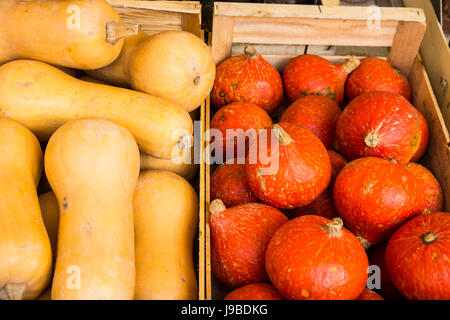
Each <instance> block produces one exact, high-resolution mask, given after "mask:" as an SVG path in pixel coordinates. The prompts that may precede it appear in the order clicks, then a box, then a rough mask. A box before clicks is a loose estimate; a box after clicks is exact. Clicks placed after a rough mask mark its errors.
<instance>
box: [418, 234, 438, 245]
mask: <svg viewBox="0 0 450 320" xmlns="http://www.w3.org/2000/svg"><path fill="white" fill-rule="evenodd" d="M419 238H420V240H422V243H423V244H426V245H429V244H432V243H433V242H434V241H435V240H436V239H437V237H436V234H435V233H433V232H427V233H425V234H422V235H421V236H420V237H419Z"/></svg>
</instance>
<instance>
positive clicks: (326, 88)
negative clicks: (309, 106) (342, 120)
mask: <svg viewBox="0 0 450 320" xmlns="http://www.w3.org/2000/svg"><path fill="white" fill-rule="evenodd" d="M346 78H347V73H346V72H345V71H344V69H343V68H342V66H341V65H339V64H335V63H332V62H329V61H328V60H326V59H324V58H322V57H319V56H317V55H313V54H303V55H300V56H298V57H296V58H294V59H292V60H291V61H289V63H288V64H287V66H286V68H285V69H284V71H283V84H284V89H285V91H286V94H287V96H288V98H289V100H290V101H291V102H294V101H295V100H297V99H298V98H299V97H301V96H309V95H321V96H326V97H329V98H331V99H333V100H335V101H336V102H337V103H338V104H339V105H341V104H342V102H343V100H344V85H345V79H346Z"/></svg>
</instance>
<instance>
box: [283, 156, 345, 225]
mask: <svg viewBox="0 0 450 320" xmlns="http://www.w3.org/2000/svg"><path fill="white" fill-rule="evenodd" d="M327 152H328V156H329V158H330V163H331V180H330V183H329V185H328V188H327V189H326V190H325V191H324V192H322V193H321V194H320V195H319V196H318V197H317V198H316V199H314V200H313V201H312V202H311V203H309V204H307V205H306V206H303V207H299V208H295V209H292V210H289V212H288V215H289V217H300V216H304V215H307V214H314V215H318V216H322V217H325V218H328V219H332V218H334V217H337V216H338V213H337V211H336V208H335V207H334V200H333V186H334V181H335V180H336V177H337V175H338V174H339V172H340V171H341V170H342V168H344V166H345V165H346V164H347V160H345V158H344V157H343V156H341V155H340V154H339V153H337V152H334V151H332V150H327Z"/></svg>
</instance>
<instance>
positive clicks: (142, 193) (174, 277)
mask: <svg viewBox="0 0 450 320" xmlns="http://www.w3.org/2000/svg"><path fill="white" fill-rule="evenodd" d="M134 217H135V218H134V221H135V239H136V295H135V299H138V300H142V299H143V300H155V299H156V300H160V299H161V300H185V299H188V300H192V299H196V298H197V292H198V290H197V278H196V275H195V268H194V262H193V258H192V250H193V244H194V237H195V231H196V228H197V221H198V198H197V194H196V193H195V191H194V189H193V188H192V186H191V185H190V184H189V182H187V181H186V180H185V179H183V178H182V177H180V176H179V175H177V174H175V173H173V172H170V171H164V170H149V171H143V172H142V173H141V175H140V177H139V181H138V183H137V186H136V191H135V193H134Z"/></svg>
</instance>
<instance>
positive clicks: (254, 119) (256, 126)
mask: <svg viewBox="0 0 450 320" xmlns="http://www.w3.org/2000/svg"><path fill="white" fill-rule="evenodd" d="M272 126H273V122H272V119H271V118H270V116H269V115H268V114H267V112H265V111H264V110H263V109H262V108H260V107H258V106H257V105H255V104H251V103H248V102H233V103H230V104H229V105H226V106H224V107H222V108H220V109H219V110H218V111H217V112H216V113H215V114H214V116H213V117H212V119H211V126H210V127H211V129H217V130H219V131H220V132H221V134H222V137H223V139H222V145H223V159H224V160H228V159H231V158H234V157H245V156H246V151H247V150H248V145H249V144H251V143H252V142H253V140H254V139H255V138H256V135H257V134H258V133H259V130H261V129H270V128H272ZM227 131H228V132H227ZM247 131H248V133H249V134H250V133H252V135H251V136H249V135H246V132H247ZM240 141H245V145H244V144H243V143H242V144H241V143H240ZM217 152H218V150H216V157H217V156H218V155H217Z"/></svg>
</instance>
